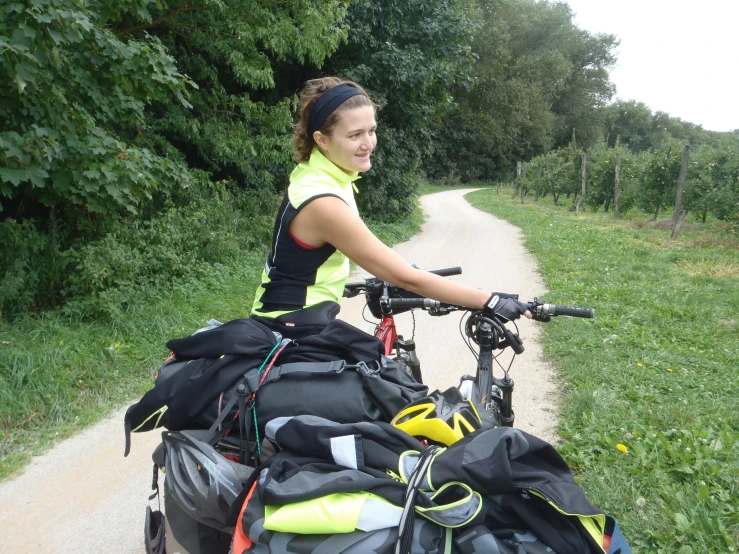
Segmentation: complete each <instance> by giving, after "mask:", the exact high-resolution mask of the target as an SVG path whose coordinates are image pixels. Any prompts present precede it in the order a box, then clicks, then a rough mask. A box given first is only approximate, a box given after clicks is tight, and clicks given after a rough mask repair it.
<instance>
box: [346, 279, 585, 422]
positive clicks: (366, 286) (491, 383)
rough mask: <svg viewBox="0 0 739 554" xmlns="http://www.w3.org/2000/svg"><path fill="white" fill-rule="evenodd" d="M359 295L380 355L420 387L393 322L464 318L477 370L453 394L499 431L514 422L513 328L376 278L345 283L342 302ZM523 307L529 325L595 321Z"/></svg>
mask: <svg viewBox="0 0 739 554" xmlns="http://www.w3.org/2000/svg"><path fill="white" fill-rule="evenodd" d="M431 273H435V274H436V275H440V276H442V277H448V276H452V275H460V274H461V273H462V269H461V268H460V267H453V268H447V269H439V270H433V271H431ZM360 293H364V294H365V298H366V301H367V303H366V307H369V309H370V312H371V313H372V315H373V316H374V317H376V318H377V319H379V320H380V323H378V324H377V326H376V328H375V336H376V337H377V338H378V339H380V340H381V341H382V342H383V344H384V345H385V355H386V356H389V357H393V351H395V356H394V359H395V360H396V361H398V362H400V363H401V364H404V365H405V366H407V368H408V373H409V374H410V375H412V376H413V378H414V379H415V380H416V381H418V382H421V383H422V382H423V376H422V373H421V362H420V360H419V358H418V355H417V353H416V344H415V342H414V340H413V339H410V340H404V339H403V337H402V335H398V333H397V329H396V327H395V319H394V316H395V315H397V314H400V313H404V312H407V311H409V310H413V309H422V310H424V311H426V312H428V313H429V315H431V316H444V315H449V314H451V313H452V312H457V311H463V312H467V314H468V315H467V321H466V323H465V325H464V335H466V339H465V340H466V343H467V346H468V348H470V350H471V351H472V353H473V355H474V356H475V358H476V359H477V368H476V371H475V376H474V377H472V376H469V375H464V376H463V377H462V378H461V380H460V386H459V390H460V392H461V393H462V396H463V397H464V398H465V399H468V400H471V401H472V402H473V404H475V406H477V407H478V411H480V412H481V413H486V414H489V415H490V416H492V417H493V418H494V421H497V422H498V423H499V424H500V425H502V426H506V427H512V426H513V423H514V421H515V414H514V413H513V384H514V383H513V379H512V378H511V377H510V374H509V372H510V369H511V366H512V364H513V359H515V355H518V354H522V353H523V352H524V346H523V342H522V341H521V339H520V338H519V336H518V333H517V331H518V327H517V326H516V324H515V322H507V321H505V320H503V319H501V318H499V317H496V316H493V317H487V316H485V315H484V314H483V312H482V310H472V309H470V308H467V307H464V306H456V305H453V304H445V303H443V302H439V301H437V300H432V299H430V298H424V297H422V296H420V295H417V294H415V293H412V292H410V291H407V290H404V289H402V288H400V287H397V286H395V285H392V284H390V283H387V282H385V281H382V280H381V279H377V278H376V277H369V278H367V279H365V280H364V282H355V283H347V284H346V286H345V287H344V297H346V298H352V297H355V296H357V295H359V294H360ZM526 304H527V305H528V309H529V311H530V312H531V314H532V316H533V317H532V319H534V320H535V321H541V322H547V321H550V320H551V318H552V317H557V316H569V317H580V318H589V319H590V318H593V317H595V311H594V310H592V309H590V308H581V307H576V306H562V305H558V304H547V303H545V302H544V301H543V300H541V299H539V298H535V299H534V300H533V301H530V302H526ZM464 317H465V316H463V319H464ZM507 323H512V324H513V325H514V327H515V328H516V332H513V331H512V330H511V329H510V328H509V327H507V326H506V324H507ZM460 324H461V321H460ZM460 327H461V325H460ZM464 335H463V338H464ZM472 342H474V343H475V344H476V345H477V346H478V347H479V354H478V353H476V352H475V349H474V347H473V346H472V344H471V343H472ZM508 347H510V348H511V350H513V352H514V353H515V355H514V357H513V359H512V360H511V362H510V364H509V365H508V367H507V368H505V367H503V366H502V365H501V364H500V362H498V361H497V358H498V356H493V351H494V350H500V351H503V350H504V349H505V348H508ZM494 361H495V362H497V363H498V365H500V367H501V369H502V370H503V377H502V378H501V377H495V376H494V375H493V362H494Z"/></svg>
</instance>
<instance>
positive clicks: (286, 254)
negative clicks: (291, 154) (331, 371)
mask: <svg viewBox="0 0 739 554" xmlns="http://www.w3.org/2000/svg"><path fill="white" fill-rule="evenodd" d="M376 130H377V122H376V121H375V105H374V103H373V102H372V100H371V99H370V98H369V96H368V95H367V93H366V92H365V91H364V90H363V89H362V88H361V87H360V86H359V85H357V84H356V83H353V82H351V81H342V80H340V79H338V78H335V77H326V78H323V79H314V80H311V81H308V82H307V83H306V84H305V86H304V88H303V90H302V91H301V94H300V119H299V121H298V123H297V124H296V125H295V127H294V130H293V139H292V144H293V147H294V149H295V161H297V162H299V165H298V166H297V167H296V168H295V170H294V171H293V172H292V174H291V175H290V186H289V187H288V190H287V194H286V195H285V198H284V200H283V202H282V205H281V206H280V209H279V211H278V214H277V219H276V221H275V229H274V237H273V240H272V251H271V252H270V254H269V257H268V258H267V263H266V265H265V269H264V273H263V274H262V283H261V285H260V286H259V288H258V290H257V292H256V296H255V298H254V306H253V309H252V317H254V318H255V319H257V320H259V321H261V322H263V323H266V324H268V325H269V326H270V327H272V328H273V329H275V330H278V331H280V332H282V333H283V334H285V335H286V336H288V337H291V338H297V337H298V336H301V335H304V334H308V333H314V332H317V331H320V328H321V327H323V326H325V325H326V323H328V321H330V320H331V319H333V318H334V317H336V314H337V313H338V311H339V306H338V303H339V301H340V300H341V297H342V293H343V290H344V284H345V283H346V281H347V278H348V276H349V260H352V261H354V262H355V263H356V264H357V265H358V266H360V267H361V268H362V269H364V270H366V271H367V272H369V273H371V274H372V275H374V276H376V277H378V278H380V279H382V280H384V281H387V282H389V283H393V284H394V285H397V286H399V287H402V288H404V289H407V290H410V291H413V292H415V293H417V294H420V295H422V296H427V297H429V298H433V299H435V300H440V301H442V302H446V303H449V304H457V305H461V306H468V307H470V308H475V309H481V308H484V309H486V310H490V311H493V312H495V313H496V314H498V315H502V316H503V317H505V318H506V319H516V318H518V317H519V316H520V315H526V316H527V317H531V314H530V313H529V312H528V311H527V310H526V305H525V304H523V303H521V302H518V301H517V300H514V299H512V298H509V297H507V295H503V294H499V293H493V294H492V295H491V294H490V293H489V292H484V291H482V290H480V289H476V288H473V287H469V286H466V285H462V284H460V283H455V282H453V281H449V280H447V279H444V278H442V277H439V276H437V275H434V274H432V273H429V272H426V271H419V270H418V269H415V268H413V267H412V266H410V265H409V264H408V263H406V262H405V261H404V260H403V259H402V258H401V257H400V256H399V255H398V254H396V253H395V252H394V251H393V250H391V249H390V248H389V247H387V246H386V245H385V244H383V243H382V242H381V241H380V240H379V239H378V238H377V237H375V235H374V234H372V231H370V230H369V229H368V228H367V226H366V225H365V224H364V222H363V221H362V219H361V218H360V217H359V212H358V210H357V205H356V202H355V200H354V192H355V191H356V186H355V185H354V181H356V180H357V179H358V178H359V174H360V173H361V172H364V171H368V170H369V169H370V167H372V162H371V155H372V151H373V150H374V148H375V145H376V144H377V135H376Z"/></svg>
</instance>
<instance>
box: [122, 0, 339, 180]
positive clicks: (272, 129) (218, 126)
mask: <svg viewBox="0 0 739 554" xmlns="http://www.w3.org/2000/svg"><path fill="white" fill-rule="evenodd" d="M347 4H348V2H346V1H344V0H318V1H311V0H287V1H285V2H277V1H276V0H258V1H255V2H250V3H249V5H248V7H246V6H245V5H244V3H243V2H240V1H238V0H222V1H219V2H212V3H211V2H207V3H202V2H189V3H188V2H187V1H183V0H174V1H170V2H167V3H166V4H165V5H163V6H162V8H161V10H160V12H161V15H159V17H158V18H155V17H156V16H155V15H153V16H152V18H155V19H153V21H152V23H154V22H156V21H160V22H161V23H160V24H158V25H156V26H154V27H151V26H150V27H148V28H147V29H146V31H145V32H148V33H156V34H157V36H158V37H160V39H161V41H162V43H163V44H164V45H165V46H166V47H167V49H168V50H169V51H170V52H171V53H172V55H173V56H174V58H175V59H176V61H177V64H178V66H179V67H180V68H181V69H182V71H184V72H185V73H187V74H188V75H189V76H190V78H191V79H193V81H195V83H197V85H198V90H197V91H195V92H193V93H192V94H191V97H190V102H191V104H192V107H191V108H188V107H185V106H181V105H177V104H173V103H170V102H167V103H163V102H160V103H156V104H154V105H152V107H151V108H150V110H149V112H148V113H149V117H150V119H151V121H152V129H151V130H152V134H153V136H154V138H153V139H152V140H161V141H164V142H166V143H167V144H171V145H173V146H174V147H176V148H177V149H178V150H179V151H181V152H182V153H183V154H184V155H185V156H186V158H187V161H188V163H189V164H190V165H191V166H194V167H199V168H202V169H204V170H206V171H208V172H209V173H210V174H211V175H212V178H213V179H229V180H232V181H234V182H236V183H238V184H239V185H240V186H245V187H249V188H260V187H266V188H269V189H276V190H282V189H283V188H284V187H285V185H286V182H287V174H288V172H289V169H290V167H291V165H292V161H291V159H292V153H291V148H290V127H291V125H292V122H293V114H294V110H295V108H296V93H297V90H298V87H299V83H296V82H293V80H292V79H291V78H287V77H286V76H285V75H284V74H283V73H281V72H282V70H283V68H284V66H286V65H287V66H290V67H291V72H292V73H293V74H296V75H299V74H300V73H301V72H303V71H305V69H304V68H305V67H306V66H307V67H310V68H312V67H321V65H322V64H323V63H324V62H325V60H326V58H327V56H329V55H330V54H331V53H333V52H334V51H335V50H336V49H337V48H338V46H339V45H340V44H341V43H342V42H343V41H345V40H346V37H347V32H348V27H347V25H346V22H345V21H344V18H345V17H346V14H347ZM183 6H186V7H184V8H183ZM181 8H182V9H181ZM118 32H119V34H122V35H126V36H134V35H137V34H138V33H142V32H144V30H143V29H142V26H141V25H138V26H134V27H131V28H129V29H121V30H119V31H118Z"/></svg>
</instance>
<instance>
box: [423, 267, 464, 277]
mask: <svg viewBox="0 0 739 554" xmlns="http://www.w3.org/2000/svg"><path fill="white" fill-rule="evenodd" d="M429 273H433V274H434V275H438V276H439V277H451V276H452V275H462V268H461V267H459V266H457V267H447V268H446V269H432V270H431V271H429Z"/></svg>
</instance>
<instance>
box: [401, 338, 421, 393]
mask: <svg viewBox="0 0 739 554" xmlns="http://www.w3.org/2000/svg"><path fill="white" fill-rule="evenodd" d="M395 349H396V351H397V352H398V355H399V356H401V357H402V358H403V359H404V360H405V363H406V365H407V366H408V369H410V371H411V375H413V378H414V379H415V380H416V381H418V382H419V383H423V380H422V376H421V361H420V360H419V359H418V354H416V341H414V340H413V339H408V340H403V337H398V340H396V341H395ZM401 351H403V352H405V355H402V354H401V353H400V352H401Z"/></svg>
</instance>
